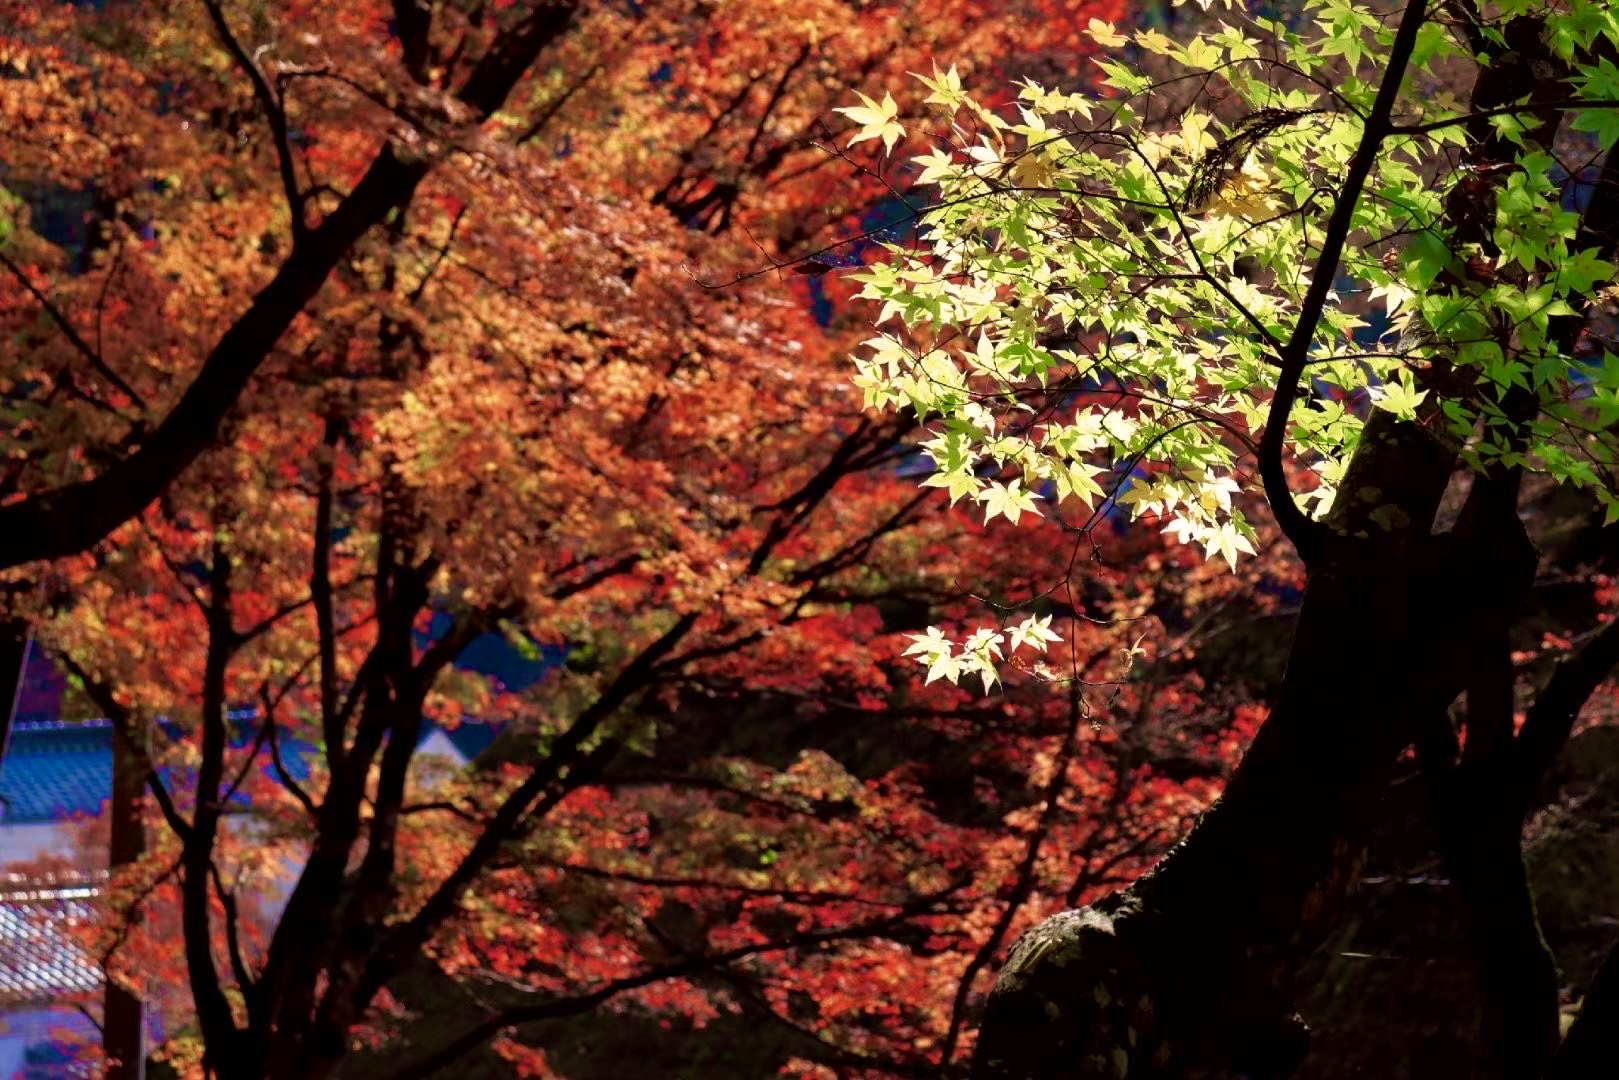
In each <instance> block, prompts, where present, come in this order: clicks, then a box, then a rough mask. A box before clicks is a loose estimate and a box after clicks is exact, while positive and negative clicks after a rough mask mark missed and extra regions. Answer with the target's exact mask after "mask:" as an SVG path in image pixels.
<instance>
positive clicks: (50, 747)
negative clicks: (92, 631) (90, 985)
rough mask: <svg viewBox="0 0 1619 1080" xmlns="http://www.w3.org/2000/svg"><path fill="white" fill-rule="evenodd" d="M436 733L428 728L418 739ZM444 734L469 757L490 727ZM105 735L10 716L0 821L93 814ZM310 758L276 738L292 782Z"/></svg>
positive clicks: (248, 731)
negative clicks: (14, 719)
mask: <svg viewBox="0 0 1619 1080" xmlns="http://www.w3.org/2000/svg"><path fill="white" fill-rule="evenodd" d="M233 719H235V720H237V721H238V727H237V730H236V731H235V732H234V733H233V735H234V737H233V738H232V739H231V742H232V744H233V745H234V746H236V747H237V748H238V749H239V748H241V747H244V746H246V745H247V744H249V743H250V742H252V740H253V724H252V712H251V710H248V711H244V712H243V713H242V714H240V715H238V716H235V717H233ZM436 730H438V729H437V728H435V727H432V726H429V727H428V729H427V730H426V731H425V732H423V738H424V739H425V738H427V737H429V736H431V735H432V734H433V733H434V731H436ZM444 734H445V735H446V736H447V737H448V738H449V740H450V742H451V744H452V745H454V746H455V748H456V749H457V750H458V751H459V752H460V753H461V755H462V756H463V757H465V758H466V759H468V760H471V759H472V758H473V757H475V756H476V755H477V754H478V753H479V752H480V751H482V750H483V749H484V748H485V747H487V746H488V745H489V744H490V743H491V742H493V741H494V737H495V734H496V730H495V728H494V727H492V726H491V725H489V724H480V723H475V722H463V723H462V724H460V725H459V726H458V727H457V728H456V729H455V730H453V731H446V732H444ZM112 737H113V730H112V724H111V723H110V722H109V721H106V720H87V721H68V720H17V721H14V722H13V724H12V728H11V742H10V745H9V746H7V747H6V753H5V759H4V761H0V822H4V823H7V824H22V823H26V822H38V821H60V820H62V819H64V818H70V817H73V816H75V815H78V814H88V815H92V816H93V815H95V814H99V813H100V812H101V804H102V803H103V802H104V801H106V799H107V797H108V795H109V794H111V792H112ZM314 755H315V748H314V747H313V746H311V745H310V744H308V743H303V742H299V741H297V740H294V739H283V740H282V741H281V757H282V761H283V762H284V763H285V765H286V766H287V772H288V773H290V774H291V775H292V776H293V778H294V779H297V780H305V779H308V777H309V765H310V762H311V761H312V760H313V758H314ZM260 767H261V768H263V769H264V770H265V773H266V775H268V776H271V777H272V778H273V777H274V775H275V774H274V772H273V771H272V768H271V765H270V762H269V755H268V753H266V754H264V755H262V760H261V762H260ZM165 779H167V776H166V771H165ZM239 799H240V796H239ZM240 801H245V799H240Z"/></svg>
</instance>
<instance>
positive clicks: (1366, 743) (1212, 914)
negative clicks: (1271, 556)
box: [974, 413, 1483, 1078]
mask: <svg viewBox="0 0 1619 1080" xmlns="http://www.w3.org/2000/svg"><path fill="white" fill-rule="evenodd" d="M1453 459H1454V455H1453V450H1452V448H1451V447H1449V446H1447V445H1444V444H1443V443H1441V442H1440V441H1439V440H1438V439H1436V438H1435V437H1434V436H1432V435H1430V434H1428V433H1427V432H1426V431H1424V430H1423V429H1422V428H1420V427H1418V426H1417V425H1415V424H1407V423H1400V422H1397V421H1395V420H1393V419H1392V418H1391V417H1389V416H1388V415H1387V414H1382V413H1379V414H1377V415H1376V416H1375V417H1374V418H1373V419H1372V420H1371V421H1370V422H1369V423H1368V426H1367V429H1366V437H1365V439H1364V441H1363V442H1362V445H1361V447H1360V449H1359V451H1358V452H1357V453H1356V456H1355V459H1354V461H1353V463H1352V464H1351V467H1350V471H1349V475H1348V476H1347V477H1346V480H1345V483H1344V485H1343V488H1342V491H1341V492H1340V495H1339V502H1338V505H1337V507H1336V508H1335V510H1334V512H1333V514H1332V516H1331V518H1330V519H1329V521H1328V526H1329V536H1330V538H1329V539H1328V541H1327V543H1326V547H1325V550H1324V551H1323V552H1322V554H1321V556H1320V557H1319V558H1318V560H1317V563H1316V566H1315V567H1314V568H1313V569H1312V571H1311V574H1310V578H1309V583H1308V586H1307V588H1306V590H1305V596H1304V602H1303V607H1302V609H1301V612H1300V618H1299V625H1298V630H1297V633H1296V637H1295V639H1294V643H1293V648H1292V651H1291V654H1290V657H1289V661H1288V670H1287V675H1286V678H1285V680H1284V683H1283V686H1282V690H1281V693H1280V696H1279V698H1278V700H1277V702H1276V706H1275V709H1274V710H1273V712H1272V714H1271V716H1270V718H1269V720H1268V721H1267V722H1266V723H1265V725H1264V726H1263V728H1262V729H1261V730H1260V733H1259V735H1258V737H1257V738H1256V739H1255V741H1254V745H1253V747H1252V749H1251V750H1250V751H1249V753H1248V755H1247V757H1246V758H1245V759H1244V760H1243V762H1242V765H1241V766H1240V767H1239V768H1238V770H1237V773H1236V775H1235V776H1233V778H1232V780H1231V783H1230V785H1229V786H1228V788H1227V790H1226V792H1225V795H1224V796H1223V797H1222V798H1221V799H1220V800H1219V801H1218V802H1217V803H1216V804H1215V805H1214V806H1213V807H1212V808H1211V809H1210V810H1209V811H1208V813H1206V814H1205V815H1204V817H1203V819H1202V820H1201V821H1200V822H1199V823H1198V825H1197V827H1196V828H1195V829H1194V830H1193V831H1192V833H1191V834H1190V835H1189V836H1188V837H1187V838H1186V839H1185V840H1184V841H1183V842H1182V843H1181V844H1180V845H1179V846H1178V847H1177V848H1175V849H1174V850H1173V851H1171V852H1170V853H1169V854H1168V855H1167V856H1166V857H1165V858H1164V860H1163V861H1162V862H1161V863H1160V864H1159V866H1158V867H1157V868H1155V869H1154V870H1153V871H1152V872H1151V873H1150V874H1148V875H1147V876H1146V877H1144V878H1142V879H1141V880H1140V881H1139V882H1137V883H1136V884H1135V885H1133V886H1132V887H1130V888H1129V889H1127V890H1125V891H1124V892H1122V893H1118V894H1115V895H1114V896H1112V897H1109V898H1108V899H1106V900H1104V901H1102V902H1101V903H1099V904H1097V905H1096V906H1095V907H1093V908H1090V909H1087V910H1084V911H1077V912H1066V913H1064V914H1062V915H1059V916H1057V917H1055V918H1053V919H1050V920H1047V921H1046V922H1045V923H1043V924H1041V925H1040V926H1038V927H1036V928H1034V929H1033V930H1031V931H1030V932H1029V933H1028V934H1027V935H1025V936H1024V938H1023V939H1022V940H1021V941H1019V942H1018V943H1017V945H1015V946H1014V947H1013V950H1012V953H1011V955H1010V957H1009V958H1008V960H1007V963H1006V966H1005V968H1004V969H1003V971H1002V973H1001V976H1000V979H999V981H998V983H997V985H996V987H995V989H994V992H993V993H992V994H991V996H990V1000H989V1004H988V1008H987V1012H986V1015H985V1018H984V1024H983V1029H982V1033H981V1036H980V1042H979V1046H978V1052H977V1056H976V1059H975V1063H974V1075H975V1076H978V1077H983V1078H991V1077H997V1078H998V1077H1053V1078H1054V1077H1123V1076H1131V1077H1139V1076H1151V1075H1172V1076H1185V1075H1189V1074H1191V1073H1192V1072H1193V1071H1194V1070H1195V1068H1197V1067H1201V1066H1206V1065H1212V1066H1231V1067H1238V1068H1241V1069H1243V1070H1244V1071H1247V1072H1250V1073H1253V1074H1256V1075H1265V1074H1267V1073H1269V1074H1275V1073H1280V1072H1285V1071H1286V1070H1287V1069H1288V1068H1290V1067H1291V1066H1292V1065H1293V1064H1294V1063H1296V1061H1297V1059H1298V1058H1299V1057H1300V1056H1301V1055H1302V1053H1303V1051H1304V1048H1305V1032H1304V1029H1303V1027H1302V1024H1301V1023H1300V1022H1299V1021H1297V1020H1296V1019H1294V1018H1293V1017H1292V1008H1291V1005H1290V1004H1289V1002H1290V1000H1291V986H1290V983H1291V979H1292V975H1293V972H1294V969H1295V966H1296V965H1297V964H1298V963H1299V962H1300V961H1301V960H1302V959H1303V958H1304V957H1305V956H1306V955H1307V954H1308V952H1309V951H1310V949H1311V948H1312V947H1313V946H1314V944H1315V943H1316V942H1318V941H1319V940H1320V939H1321V937H1322V936H1324V934H1325V932H1326V931H1327V930H1328V929H1330V927H1331V926H1332V925H1333V923H1334V922H1335V921H1336V918H1337V913H1338V910H1339V906H1340V904H1341V901H1342V898H1343V895H1344V892H1345V890H1346V889H1347V888H1348V886H1349V884H1350V882H1351V881H1352V880H1353V878H1354V876H1355V874H1356V872H1357V868H1358V865H1359V862H1360V852H1361V848H1362V842H1363V838H1362V835H1361V831H1362V828H1363V827H1364V825H1365V823H1366V822H1367V821H1368V820H1369V818H1370V814H1369V813H1368V810H1369V808H1370V806H1371V803H1372V801H1373V800H1374V799H1375V798H1377V796H1378V793H1379V792H1380V790H1381V789H1382V787H1383V785H1384V782H1385V781H1386V779H1387V777H1388V774H1389V770H1390V767H1391V766H1392V764H1393V762H1394V760H1395V758H1396V756H1397V755H1398V753H1399V752H1400V750H1401V749H1402V748H1403V747H1404V746H1406V745H1407V744H1408V743H1409V742H1410V739H1411V732H1412V729H1413V721H1414V718H1415V717H1417V716H1418V715H1420V712H1419V711H1420V710H1422V709H1433V708H1436V707H1443V704H1444V703H1445V702H1446V701H1448V700H1449V699H1450V698H1452V697H1454V696H1455V694H1456V692H1457V689H1458V686H1457V682H1456V678H1455V675H1454V672H1453V670H1449V671H1447V669H1453V665H1452V664H1449V663H1447V662H1445V658H1444V657H1442V656H1440V655H1439V654H1438V653H1437V652H1436V650H1435V649H1433V648H1430V647H1429V646H1430V642H1433V641H1441V642H1442V641H1444V640H1445V639H1446V637H1447V636H1448V635H1447V629H1452V628H1454V627H1456V626H1458V625H1460V620H1462V619H1465V618H1466V609H1467V597H1468V595H1469V588H1471V590H1472V591H1473V592H1474V593H1477V592H1479V591H1481V583H1480V582H1479V581H1477V580H1476V579H1474V580H1471V581H1470V580H1468V579H1469V578H1470V577H1471V575H1472V574H1474V573H1478V572H1481V571H1482V569H1483V568H1479V567H1469V566H1468V564H1467V563H1466V562H1465V561H1462V560H1457V559H1456V558H1454V557H1453V553H1452V552H1450V551H1449V550H1448V544H1447V543H1446V541H1447V538H1445V537H1430V536H1429V532H1430V529H1431V527H1432V523H1433V518H1434V513H1435V511H1436V509H1437V506H1438V502H1439V498H1440V496H1441V495H1442V493H1443V491H1444V488H1445V485H1446V483H1447V481H1448V478H1449V475H1450V470H1451V466H1452V463H1453ZM1380 522H1381V524H1379V523H1380ZM1390 525H1392V526H1394V527H1393V528H1389V527H1388V526H1390Z"/></svg>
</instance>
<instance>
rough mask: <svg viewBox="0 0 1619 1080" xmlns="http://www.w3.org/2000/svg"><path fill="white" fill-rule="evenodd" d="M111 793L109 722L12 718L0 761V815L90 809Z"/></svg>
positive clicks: (31, 817) (20, 818)
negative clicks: (8, 740) (17, 719)
mask: <svg viewBox="0 0 1619 1080" xmlns="http://www.w3.org/2000/svg"><path fill="white" fill-rule="evenodd" d="M111 792H112V724H111V723H109V722H108V721H106V720H91V721H87V722H84V723H70V722H65V721H59V720H28V721H23V720H19V721H16V722H15V723H14V724H13V725H12V730H11V744H10V745H9V746H7V747H6V757H5V761H4V762H0V800H3V803H0V815H3V820H5V821H7V822H27V821H55V820H59V819H61V818H67V817H72V816H73V815H74V814H95V813H98V812H99V811H100V810H101V803H102V801H103V800H105V799H106V798H107V796H108V795H109V794H110V793H111Z"/></svg>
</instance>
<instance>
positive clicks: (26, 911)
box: [0, 878, 101, 1008]
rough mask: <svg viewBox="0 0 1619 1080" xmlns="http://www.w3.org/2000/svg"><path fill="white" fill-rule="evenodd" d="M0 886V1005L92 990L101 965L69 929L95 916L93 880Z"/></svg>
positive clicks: (96, 885)
mask: <svg viewBox="0 0 1619 1080" xmlns="http://www.w3.org/2000/svg"><path fill="white" fill-rule="evenodd" d="M0 884H3V886H4V887H3V888H0V1008H7V1007H12V1006H16V1005H28V1004H39V1003H44V1002H51V1001H58V1000H61V999H63V998H68V997H88V996H90V995H92V994H95V993H97V992H98V991H99V990H100V989H101V969H100V968H99V967H97V966H96V962H95V960H94V959H93V958H92V957H90V956H89V955H88V954H86V953H85V951H84V950H83V949H82V948H81V947H80V946H79V944H78V942H77V941H76V940H75V939H74V938H73V936H72V934H71V933H70V927H71V926H72V925H73V924H75V923H82V922H88V921H90V920H92V919H94V918H95V909H94V908H93V907H92V906H91V902H92V900H93V899H94V898H95V895H96V893H97V892H98V891H99V884H100V883H99V881H96V880H92V879H90V878H84V879H82V880H72V881H56V880H50V881H24V880H21V879H15V878H8V879H7V880H6V881H5V882H3V883H0Z"/></svg>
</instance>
